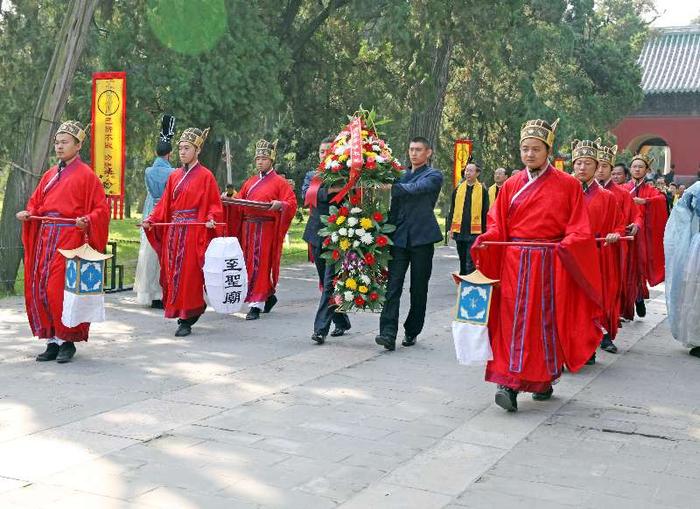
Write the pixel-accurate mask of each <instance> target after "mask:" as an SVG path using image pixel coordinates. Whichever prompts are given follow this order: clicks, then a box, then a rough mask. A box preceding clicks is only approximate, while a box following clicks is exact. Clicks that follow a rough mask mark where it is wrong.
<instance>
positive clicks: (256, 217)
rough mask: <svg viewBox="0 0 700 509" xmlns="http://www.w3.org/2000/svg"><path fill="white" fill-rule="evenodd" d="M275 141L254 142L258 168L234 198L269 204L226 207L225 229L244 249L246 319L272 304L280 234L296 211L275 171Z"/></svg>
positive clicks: (291, 194)
mask: <svg viewBox="0 0 700 509" xmlns="http://www.w3.org/2000/svg"><path fill="white" fill-rule="evenodd" d="M276 157H277V141H275V142H273V143H270V142H269V141H266V140H260V141H258V143H257V144H256V145H255V167H256V169H257V171H258V173H256V174H255V175H253V176H252V177H250V178H248V180H246V181H245V182H244V183H243V186H242V187H241V189H240V191H238V193H237V194H236V196H235V198H236V199H238V200H249V201H251V202H258V203H260V202H262V203H265V204H268V203H269V207H266V208H261V207H257V206H245V205H241V204H233V205H232V206H228V207H226V222H227V224H228V227H229V233H230V234H231V235H233V236H234V237H238V240H239V242H240V243H241V248H242V249H243V252H244V253H245V263H246V268H247V269H248V295H247V297H246V299H245V301H246V302H247V303H248V304H249V305H250V309H249V311H248V314H247V315H246V320H257V319H258V318H260V313H261V312H262V313H269V312H270V311H271V310H272V308H273V307H274V305H275V304H277V296H276V295H275V290H276V288H277V282H278V281H279V274H280V263H281V260H282V247H283V245H284V237H285V235H286V234H287V230H289V225H290V224H291V222H292V219H294V215H295V214H296V211H297V199H296V196H294V190H293V189H292V187H291V186H290V185H289V182H287V179H285V178H284V177H281V176H280V175H278V174H277V172H276V171H275V169H274V167H273V165H274V163H275V159H276Z"/></svg>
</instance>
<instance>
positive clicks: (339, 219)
mask: <svg viewBox="0 0 700 509" xmlns="http://www.w3.org/2000/svg"><path fill="white" fill-rule="evenodd" d="M346 219H347V217H345V216H338V219H336V220H335V224H343V223H344V222H345V220H346Z"/></svg>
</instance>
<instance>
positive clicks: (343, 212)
mask: <svg viewBox="0 0 700 509" xmlns="http://www.w3.org/2000/svg"><path fill="white" fill-rule="evenodd" d="M338 215H339V216H348V215H350V211H349V210H348V208H347V207H340V209H339V210H338Z"/></svg>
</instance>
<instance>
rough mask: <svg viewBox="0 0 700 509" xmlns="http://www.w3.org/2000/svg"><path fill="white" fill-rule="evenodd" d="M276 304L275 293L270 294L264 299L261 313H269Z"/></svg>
mask: <svg viewBox="0 0 700 509" xmlns="http://www.w3.org/2000/svg"><path fill="white" fill-rule="evenodd" d="M275 304H277V296H276V295H275V294H272V295H270V296H269V297H268V298H267V300H266V301H265V307H264V308H263V313H269V312H270V311H272V308H273V307H275Z"/></svg>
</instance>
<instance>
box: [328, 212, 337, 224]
mask: <svg viewBox="0 0 700 509" xmlns="http://www.w3.org/2000/svg"><path fill="white" fill-rule="evenodd" d="M336 219H338V216H336V215H335V214H331V215H330V216H328V222H329V223H335V220H336Z"/></svg>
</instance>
